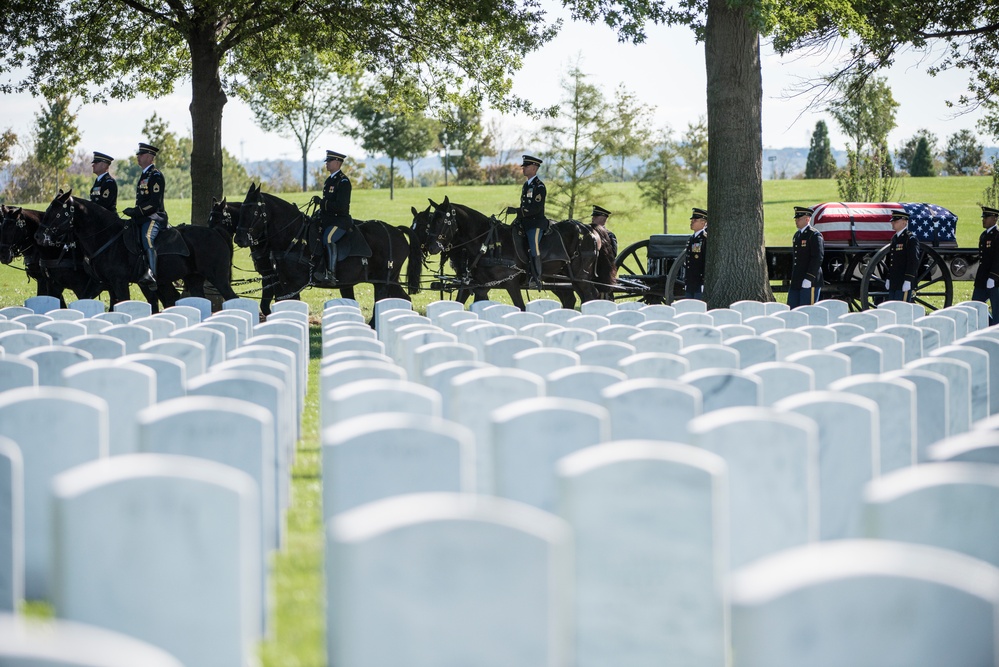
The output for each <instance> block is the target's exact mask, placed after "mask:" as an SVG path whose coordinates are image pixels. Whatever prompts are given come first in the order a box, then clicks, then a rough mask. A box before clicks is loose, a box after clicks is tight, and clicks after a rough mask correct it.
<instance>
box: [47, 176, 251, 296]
mask: <svg viewBox="0 0 999 667" xmlns="http://www.w3.org/2000/svg"><path fill="white" fill-rule="evenodd" d="M72 195H73V191H72V190H70V191H69V192H63V191H61V190H60V191H59V194H58V195H57V196H56V197H55V199H53V200H52V203H51V204H49V206H48V208H47V209H46V210H45V213H44V215H43V216H42V220H41V222H40V224H39V228H38V231H37V232H36V234H35V239H36V241H38V243H40V244H42V245H59V244H62V243H65V242H66V241H67V240H68V239H70V238H71V237H72V238H75V241H76V243H77V244H78V245H79V246H80V247H81V248H82V249H83V252H84V255H86V258H87V265H88V266H89V270H90V271H91V272H92V273H93V275H95V276H96V277H97V279H99V280H100V281H101V282H103V283H104V284H105V285H106V286H107V290H108V293H109V294H110V301H111V306H112V307H113V306H114V305H115V304H116V303H118V302H120V301H125V300H127V299H128V298H129V287H128V286H129V283H137V282H138V281H139V279H140V278H142V277H143V275H144V274H145V260H144V253H143V252H142V248H141V242H140V241H139V238H138V233H137V232H136V231H135V228H134V227H133V226H130V225H127V224H126V223H125V221H123V220H121V219H119V218H118V216H117V215H115V214H114V213H113V212H111V211H108V210H107V209H105V208H103V207H101V206H99V205H97V204H94V203H92V202H90V201H89V200H86V199H77V198H74V197H73V196H72ZM170 230H176V234H171V233H170ZM163 234H167V237H166V238H165V239H163V241H164V244H163V245H160V237H162V236H163ZM160 237H157V245H158V246H159V247H158V248H157V250H158V253H159V262H158V266H157V269H158V271H157V274H158V275H157V282H156V289H155V290H154V289H150V288H149V287H148V286H146V285H144V284H140V285H139V289H140V290H141V291H142V294H143V296H145V297H146V300H147V301H148V302H149V303H150V305H151V306H152V311H153V312H154V313H156V312H159V304H160V303H162V304H163V305H164V306H167V307H169V306H172V305H174V304H175V303H176V302H177V299H179V298H180V294H179V293H178V292H177V288H176V287H174V284H173V283H174V281H176V280H183V281H184V284H185V286H186V288H187V290H188V292H189V293H190V294H191V295H192V296H202V297H203V296H204V283H205V280H206V279H207V280H208V281H210V282H211V283H212V284H213V285H215V288H216V289H217V290H218V291H219V293H220V294H221V295H222V297H223V298H225V299H234V298H236V293H235V292H233V291H232V287H231V286H230V285H229V282H230V275H231V268H232V250H231V248H229V246H228V243H227V242H226V240H225V238H224V236H223V235H222V234H221V233H219V232H218V231H216V230H213V229H209V228H208V227H195V226H191V225H181V226H179V227H172V228H168V229H167V230H165V231H164V232H162V233H161V234H160ZM171 237H173V238H171ZM168 244H169V245H168Z"/></svg>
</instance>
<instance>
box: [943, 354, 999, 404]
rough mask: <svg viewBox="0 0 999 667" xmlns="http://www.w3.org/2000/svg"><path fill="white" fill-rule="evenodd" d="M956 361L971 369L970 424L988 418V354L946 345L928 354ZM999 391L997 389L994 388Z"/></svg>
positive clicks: (989, 388) (990, 388)
mask: <svg viewBox="0 0 999 667" xmlns="http://www.w3.org/2000/svg"><path fill="white" fill-rule="evenodd" d="M936 357H941V358H944V359H957V360H959V361H963V362H965V363H966V364H968V365H969V366H970V367H971V376H970V378H969V379H970V380H971V423H975V422H977V421H979V420H981V419H985V418H986V417H988V416H989V406H990V401H991V398H990V394H991V391H992V387H991V386H990V385H989V353H988V352H986V351H985V350H978V349H975V348H969V347H965V346H962V345H947V346H946V347H940V348H937V349H936V350H933V352H931V353H930V358H931V359H932V358H936ZM996 391H999V387H997V388H996Z"/></svg>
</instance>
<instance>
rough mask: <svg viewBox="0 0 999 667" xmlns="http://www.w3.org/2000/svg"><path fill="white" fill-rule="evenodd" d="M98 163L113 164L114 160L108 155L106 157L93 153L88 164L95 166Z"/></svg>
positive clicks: (103, 154) (104, 154) (102, 154)
mask: <svg viewBox="0 0 999 667" xmlns="http://www.w3.org/2000/svg"><path fill="white" fill-rule="evenodd" d="M98 162H106V163H107V164H111V163H112V162H114V158H113V157H111V156H110V155H107V154H106V153H98V152H97V151H94V160H93V162H91V163H90V164H97V163H98Z"/></svg>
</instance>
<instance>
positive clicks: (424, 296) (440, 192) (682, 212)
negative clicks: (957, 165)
mask: <svg viewBox="0 0 999 667" xmlns="http://www.w3.org/2000/svg"><path fill="white" fill-rule="evenodd" d="M990 182H991V179H990V178H988V177H966V178H925V179H918V178H906V179H903V180H902V182H901V187H900V195H899V199H900V200H902V201H912V202H931V203H934V204H939V205H940V206H944V207H945V208H948V209H950V210H951V211H953V212H954V213H956V214H957V215H958V217H959V218H960V219H961V221H962V222H961V223H960V224H959V225H958V245H959V246H960V247H962V248H974V247H977V244H978V234H979V232H980V230H981V227H980V224H979V221H980V210H979V208H978V205H977V202H978V201H979V200H980V199H981V193H982V191H983V190H984V189H985V188H986V187H987V186H988V185H989V184H990ZM763 193H764V219H765V221H766V222H765V231H766V240H767V244H768V245H774V246H779V245H789V243H790V238H791V235H792V234H793V231H794V223H793V222H792V220H791V210H792V207H793V206H794V205H796V204H799V205H812V204H817V203H820V202H823V201H834V200H836V199H837V193H836V183H835V181H832V180H819V181H814V180H813V181H806V180H793V181H765V182H764V186H763ZM314 194H317V193H314V192H306V193H296V194H285V195H281V196H282V197H284V198H285V199H288V200H289V201H293V202H296V203H299V204H302V205H304V204H305V203H306V202H308V201H309V199H311V197H312V195H314ZM445 194H447V195H449V196H451V197H452V198H453V199H454V201H455V202H457V203H461V204H466V205H468V206H471V207H473V208H476V209H478V210H480V211H483V212H485V213H499V212H501V211H502V210H503V209H504V208H505V207H506V206H509V205H513V204H516V203H517V201H518V199H519V196H520V187H519V186H468V187H448V188H446V189H445V188H412V189H410V188H405V189H401V190H397V191H396V193H395V198H394V199H392V200H390V199H389V193H388V192H387V191H384V190H356V191H355V192H354V193H353V201H352V212H353V214H354V216H355V217H357V218H361V219H368V218H375V219H381V220H385V221H386V222H389V223H392V224H398V225H407V226H408V225H409V224H410V223H411V222H412V213H411V207H416V208H418V209H420V210H422V209H424V208H426V206H427V199H428V198H430V199H433V200H434V201H438V202H439V201H441V200H443V198H444V196H445ZM230 198H231V199H233V200H238V201H241V200H242V195H241V194H240V195H237V196H234V197H230ZM705 199H706V186H705V184H703V183H702V184H699V185H698V186H697V187H696V188H695V189H694V192H693V193H692V194H691V197H690V199H689V202H688V203H689V205H690V206H703V205H704V204H705ZM639 202H640V200H639V196H638V190H637V186H636V185H635V184H634V183H611V184H607V185H605V186H603V188H602V193H601V195H600V197H599V199H598V200H595V201H594V202H587V205H586V206H585V207H584V208H583V210H582V211H578V212H576V217H577V218H583V219H586V220H588V215H586V214H587V213H588V212H589V210H590V209H589V205H590V204H592V203H596V204H600V205H602V206H604V207H606V208H608V209H610V210H611V211H614V216H613V217H612V218H611V223H610V226H611V228H612V229H613V230H614V232H615V233H616V234H617V236H618V240H619V244H620V247H621V248H624V247H626V246H627V245H629V244H631V243H634V242H636V241H640V240H643V239H647V238H648V237H649V236H650V235H652V234H657V233H662V231H663V229H662V215H661V212H660V211H658V210H655V209H653V208H651V207H648V206H645V205H644V204H641V203H639ZM27 208H44V206H27ZM167 210H168V212H169V214H170V217H171V219H172V220H184V219H185V218H186V217H187V216H189V214H190V202H189V201H184V200H169V201H168V202H167ZM688 218H689V207H687V206H685V207H683V208H681V209H678V210H675V211H671V212H670V229H669V231H670V232H671V233H678V234H682V233H687V232H688V227H687V220H688ZM434 265H435V264H434ZM251 267H252V264H251V262H250V258H249V254H248V252H247V251H246V250H243V249H237V252H236V256H235V259H234V271H233V277H234V279H240V278H251V277H254V274H252V272H250V271H248V269H250V268H251ZM19 268H20V263H19V261H18V262H15V264H14V265H12V266H0V306H10V305H21V304H22V303H23V302H24V300H25V299H26V298H28V297H30V296H34V294H35V285H34V284H33V283H32V284H29V283H28V281H27V278H26V277H25V274H24V273H23V272H22V271H20V270H19ZM132 290H133V291H132V298H134V299H141V298H142V297H141V294H140V293H139V291H138V289H137V288H135V287H134V286H133V288H132ZM249 290H252V286H250V287H246V288H237V290H236V291H237V292H249ZM357 294H358V300H359V301H360V302H361V307H362V309H363V310H364V311H365V313H366V316H368V317H370V315H371V309H372V292H371V288H370V286H362V287H359V288H358V290H357ZM493 294H494V295H495V298H497V299H499V300H505V299H506V295H505V294H503V295H502V296H501V295H500V293H499V292H494V293H493ZM969 294H970V283H961V282H957V283H955V300H964V299H967V298H968V295H969ZM247 296H250V297H257V296H259V293H253V292H249V293H248V294H247ZM334 296H339V295H338V293H335V292H333V291H331V290H320V289H312V290H309V291H307V292H306V293H305V294H303V295H302V298H303V299H304V300H305V301H306V302H308V303H309V305H310V308H311V310H312V312H313V313H315V314H319V313H321V312H322V304H323V302H324V301H325V300H326V299H329V298H332V297H334ZM104 298H105V300H106V298H107V295H106V294H105V295H104ZM437 298H438V294H437V293H436V292H434V293H431V292H422V293H421V294H418V295H416V296H414V298H413V300H414V306H415V308H416V309H417V310H419V311H423V310H425V308H426V304H427V303H429V302H431V301H434V300H436V299H437ZM67 300H69V301H72V300H73V298H72V297H71V296H68V299H67ZM311 339H312V341H311V342H312V345H311V360H310V363H309V368H310V372H309V394H308V396H307V398H306V405H305V416H304V429H303V438H302V440H301V441H300V442H299V443H298V456H297V458H296V461H295V465H294V468H293V471H292V473H293V478H294V479H293V486H292V494H293V495H292V504H291V507H290V508H289V510H288V542H287V547H286V549H285V550H284V551H283V552H282V553H280V554H278V555H277V556H276V557H275V558H274V560H273V562H272V577H271V582H272V590H273V591H274V593H275V595H274V602H275V604H274V612H275V615H274V623H273V628H274V631H273V633H272V636H271V637H270V638H268V641H266V642H265V643H264V645H263V647H262V650H261V657H262V661H263V664H264V665H266V666H267V667H276V666H281V667H319V666H321V665H325V664H326V661H325V639H324V633H325V630H324V623H325V612H324V592H323V590H324V583H323V575H322V560H323V558H322V555H323V532H322V525H321V516H322V499H321V490H320V489H321V487H320V434H319V428H320V426H319V424H320V422H319V396H318V376H319V355H320V353H321V343H320V332H319V328H318V326H315V325H314V326H313V327H312V331H311Z"/></svg>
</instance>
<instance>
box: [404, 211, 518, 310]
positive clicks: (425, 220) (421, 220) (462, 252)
mask: <svg viewBox="0 0 999 667" xmlns="http://www.w3.org/2000/svg"><path fill="white" fill-rule="evenodd" d="M428 201H429V202H430V205H429V206H427V208H426V209H425V210H423V211H417V210H416V207H411V210H412V212H413V224H412V225H411V227H410V230H411V231H412V232H413V236H415V237H416V240H417V241H418V242H419V244H420V256H421V257H422V259H423V261H424V263H426V259H427V257H428V256H429V255H430V254H431V253H430V249H429V245H430V224H431V222H433V217H434V212H435V211H436V210H437V208H438V206H439V204H437V203H436V202H435V201H434V200H433V199H428ZM475 250H478V249H477V248H476V249H475ZM439 256H440V258H441V267H440V270H441V272H443V270H444V264H449V265H450V266H451V270H452V271H453V272H454V275H455V277H456V278H457V279H458V284H459V287H458V294H457V295H456V296H455V300H456V301H458V302H459V303H465V302H466V301H468V297H470V296H474V297H475V298H474V299H473V300H474V301H485V300H486V299H488V298H489V290H490V289H491V288H492V287H499V288H502V289H505V290H506V292H507V294H509V295H510V301H511V302H512V303H513V304H514V305H516V306H517V307H518V308H520V309H521V310H523V309H524V299H523V297H522V296H521V293H520V282H521V281H520V279H519V274H514V275H513V276H512V277H510V278H509V279H505V277H503V276H501V277H500V280H502V282H501V283H495V281H494V279H493V278H494V277H495V276H493V275H491V273H493V272H492V271H490V270H487V266H485V265H483V266H481V267H479V266H478V265H477V264H473V262H474V261H475V257H476V253H475V252H472V250H471V249H470V248H469V247H468V246H464V245H463V246H451V247H449V248H445V249H443V250H441V251H440V252H439ZM485 264H491V262H488V261H487V262H486V263H485ZM428 268H429V267H428ZM489 268H491V267H489Z"/></svg>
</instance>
